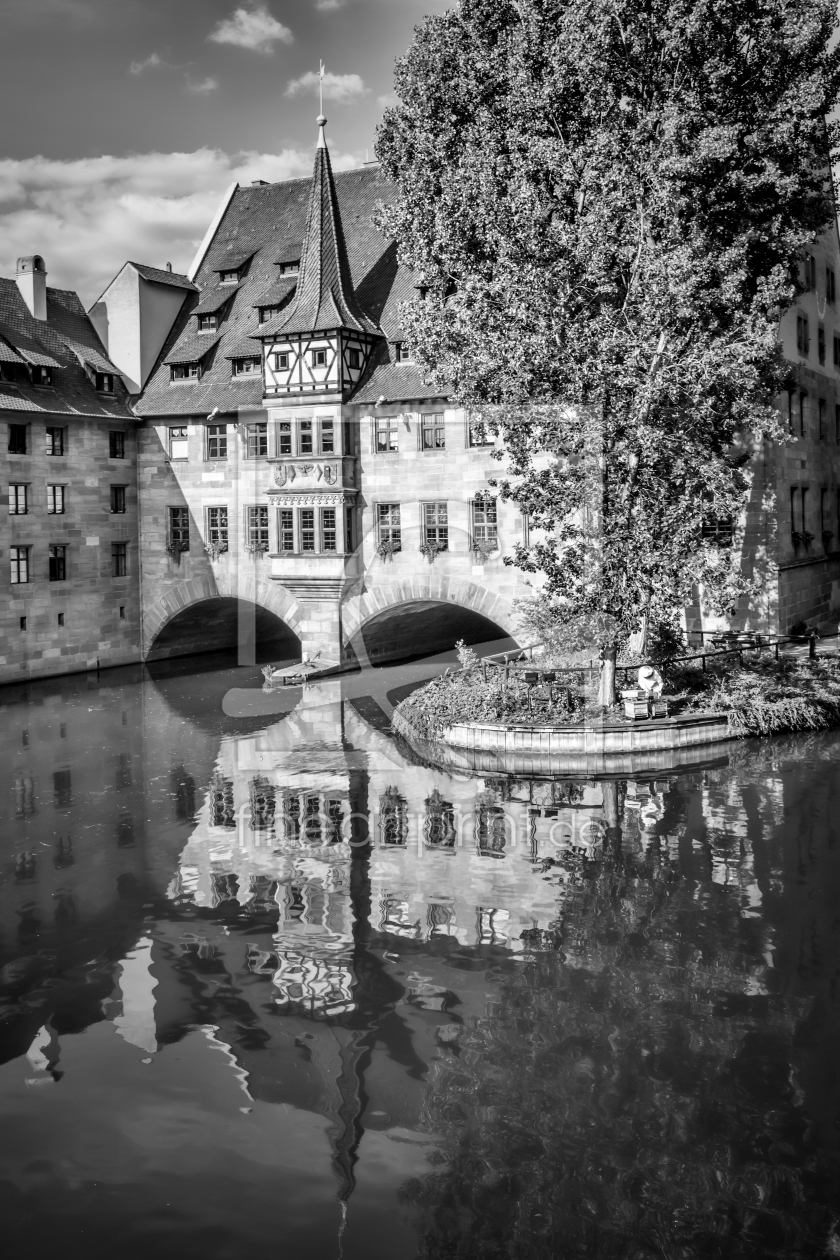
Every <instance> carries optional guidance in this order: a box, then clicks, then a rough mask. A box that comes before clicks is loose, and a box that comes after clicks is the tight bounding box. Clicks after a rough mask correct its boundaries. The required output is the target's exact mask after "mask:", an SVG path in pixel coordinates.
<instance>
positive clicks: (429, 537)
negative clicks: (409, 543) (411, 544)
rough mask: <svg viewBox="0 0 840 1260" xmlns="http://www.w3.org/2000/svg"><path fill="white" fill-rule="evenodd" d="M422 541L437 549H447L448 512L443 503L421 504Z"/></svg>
mask: <svg viewBox="0 0 840 1260" xmlns="http://www.w3.org/2000/svg"><path fill="white" fill-rule="evenodd" d="M423 541H424V542H425V543H427V544H432V545H433V546H436V547H437V549H438V551H448V549H449V513H448V510H447V505H446V504H445V503H424V504H423Z"/></svg>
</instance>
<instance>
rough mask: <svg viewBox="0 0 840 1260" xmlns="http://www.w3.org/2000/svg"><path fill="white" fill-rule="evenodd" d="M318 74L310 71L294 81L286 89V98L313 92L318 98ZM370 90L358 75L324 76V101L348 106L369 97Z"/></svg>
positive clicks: (327, 74)
mask: <svg viewBox="0 0 840 1260" xmlns="http://www.w3.org/2000/svg"><path fill="white" fill-rule="evenodd" d="M319 81H320V80H319V77H318V72H317V71H316V70H308V71H307V72H306V74H302V75H301V76H300V78H299V79H292V81H291V83H290V84H289V86H288V87H287V88H286V96H298V95H299V94H300V93H301V92H310V91H311V92H312V93H313V94H314V95H316V96H317V94H318V84H319ZM369 91H370V88H366V87H365V84H364V80H363V79H362V78H361V77H360V76H359V75H358V74H330V73H329V71H327V73H326V74H325V75H324V100H327V101H335V102H336V103H337V104H339V105H348V104H350V103H351V102H352V101H358V100H359V99H360V98H361V97H363V96H367V94H368V92H369Z"/></svg>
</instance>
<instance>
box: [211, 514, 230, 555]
mask: <svg viewBox="0 0 840 1260" xmlns="http://www.w3.org/2000/svg"><path fill="white" fill-rule="evenodd" d="M207 542H208V543H209V544H210V546H211V547H217V548H218V549H219V551H227V549H228V510H227V508H226V507H209V508H208V509H207Z"/></svg>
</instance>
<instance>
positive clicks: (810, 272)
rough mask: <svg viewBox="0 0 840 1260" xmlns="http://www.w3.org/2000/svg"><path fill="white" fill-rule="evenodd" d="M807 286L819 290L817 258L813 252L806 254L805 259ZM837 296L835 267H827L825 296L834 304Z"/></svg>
mask: <svg viewBox="0 0 840 1260" xmlns="http://www.w3.org/2000/svg"><path fill="white" fill-rule="evenodd" d="M804 270H805V288H806V289H813V290H814V292H816V291H817V260H816V258H815V257H814V255H813V254H806V255H805V260H804ZM836 297H837V284H836V280H835V275H834V268H833V267H826V269H825V298H826V301H827V302H830V303H831V305H832V306H833V305H834V303H835V301H836Z"/></svg>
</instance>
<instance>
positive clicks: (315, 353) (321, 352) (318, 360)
mask: <svg viewBox="0 0 840 1260" xmlns="http://www.w3.org/2000/svg"><path fill="white" fill-rule="evenodd" d="M310 354H311V355H312V359H311V361H310V367H314V368H319V367H322V368H325V367H327V366H328V364H327V350H326V347H325V346H315V347H314V348H313V349H312V350H311V351H310Z"/></svg>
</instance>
